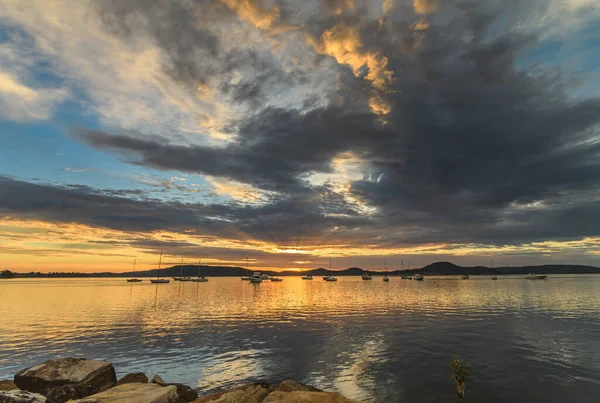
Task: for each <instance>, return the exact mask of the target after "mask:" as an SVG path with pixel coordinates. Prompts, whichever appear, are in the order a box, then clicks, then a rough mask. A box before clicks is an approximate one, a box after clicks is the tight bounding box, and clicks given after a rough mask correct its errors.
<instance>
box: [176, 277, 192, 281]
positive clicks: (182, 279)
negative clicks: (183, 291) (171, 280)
mask: <svg viewBox="0 0 600 403" xmlns="http://www.w3.org/2000/svg"><path fill="white" fill-rule="evenodd" d="M179 281H182V282H183V281H192V278H191V277H181V279H179Z"/></svg>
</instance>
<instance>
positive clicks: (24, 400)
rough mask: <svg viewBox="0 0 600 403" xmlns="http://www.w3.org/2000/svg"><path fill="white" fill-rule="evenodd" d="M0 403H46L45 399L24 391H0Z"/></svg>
mask: <svg viewBox="0 0 600 403" xmlns="http://www.w3.org/2000/svg"><path fill="white" fill-rule="evenodd" d="M0 403H46V398H45V397H44V396H42V395H40V394H37V393H31V392H27V391H25V390H18V389H15V390H0Z"/></svg>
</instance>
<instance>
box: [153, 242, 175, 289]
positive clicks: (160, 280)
mask: <svg viewBox="0 0 600 403" xmlns="http://www.w3.org/2000/svg"><path fill="white" fill-rule="evenodd" d="M161 262H162V250H161V251H160V257H159V258H158V269H156V279H151V280H150V282H151V283H153V284H167V283H168V282H169V281H171V280H169V279H168V278H160V263H161Z"/></svg>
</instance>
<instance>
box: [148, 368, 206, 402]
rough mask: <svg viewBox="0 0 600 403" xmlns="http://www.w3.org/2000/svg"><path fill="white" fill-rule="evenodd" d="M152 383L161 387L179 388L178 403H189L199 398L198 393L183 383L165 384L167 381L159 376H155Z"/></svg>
mask: <svg viewBox="0 0 600 403" xmlns="http://www.w3.org/2000/svg"><path fill="white" fill-rule="evenodd" d="M150 383H156V384H158V385H160V386H175V387H176V388H177V395H178V396H179V399H178V400H177V402H178V403H187V402H191V401H193V400H194V399H197V398H198V393H197V392H196V391H195V390H194V389H192V388H190V387H189V386H187V385H184V384H183V383H168V382H165V380H164V379H162V378H161V377H160V376H158V375H154V376H153V377H152V380H151V381H150Z"/></svg>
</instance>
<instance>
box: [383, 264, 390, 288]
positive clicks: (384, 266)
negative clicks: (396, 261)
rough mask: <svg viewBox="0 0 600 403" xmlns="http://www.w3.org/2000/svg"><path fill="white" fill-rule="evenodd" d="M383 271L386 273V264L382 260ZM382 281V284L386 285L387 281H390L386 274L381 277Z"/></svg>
mask: <svg viewBox="0 0 600 403" xmlns="http://www.w3.org/2000/svg"><path fill="white" fill-rule="evenodd" d="M383 270H385V271H386V272H387V262H386V260H385V259H383ZM383 281H384V282H386V283H387V282H388V281H390V279H389V278H388V276H387V274H385V275H384V276H383Z"/></svg>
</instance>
